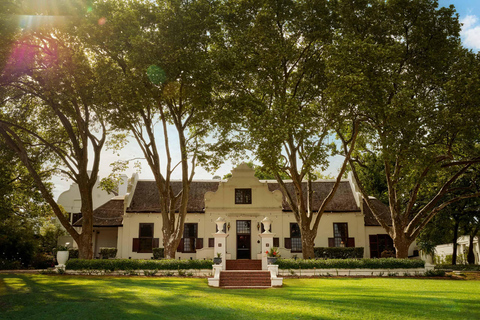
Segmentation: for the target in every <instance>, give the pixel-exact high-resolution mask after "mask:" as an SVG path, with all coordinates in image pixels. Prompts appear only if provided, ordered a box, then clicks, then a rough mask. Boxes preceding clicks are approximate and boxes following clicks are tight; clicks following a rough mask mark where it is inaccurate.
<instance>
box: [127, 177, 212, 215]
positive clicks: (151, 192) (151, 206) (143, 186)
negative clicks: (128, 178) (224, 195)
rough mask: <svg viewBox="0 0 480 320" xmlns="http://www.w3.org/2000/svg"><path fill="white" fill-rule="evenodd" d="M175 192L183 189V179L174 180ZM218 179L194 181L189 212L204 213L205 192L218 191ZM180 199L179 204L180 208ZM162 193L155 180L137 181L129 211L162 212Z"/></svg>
mask: <svg viewBox="0 0 480 320" xmlns="http://www.w3.org/2000/svg"><path fill="white" fill-rule="evenodd" d="M170 184H171V186H172V189H173V192H174V193H175V194H177V193H178V192H180V190H181V189H182V182H181V181H172V182H171V183H170ZM218 184H219V181H218V180H212V181H210V180H206V181H202V180H199V181H192V183H191V184H190V192H189V194H188V203H187V212H191V213H202V212H204V208H205V193H206V192H207V191H213V192H215V191H217V189H218ZM179 206H180V201H179V203H178V204H177V210H178V209H179ZM160 211H161V208H160V195H159V192H158V189H157V185H156V183H155V181H145V180H140V181H138V182H137V186H136V187H135V191H134V194H133V198H132V202H131V203H130V206H129V207H128V208H127V212H160Z"/></svg>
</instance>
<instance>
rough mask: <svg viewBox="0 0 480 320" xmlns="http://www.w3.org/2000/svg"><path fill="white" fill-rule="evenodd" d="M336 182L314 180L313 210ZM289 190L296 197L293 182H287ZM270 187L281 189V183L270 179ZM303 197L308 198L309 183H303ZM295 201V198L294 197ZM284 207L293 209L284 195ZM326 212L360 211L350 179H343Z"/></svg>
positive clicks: (284, 208)
mask: <svg viewBox="0 0 480 320" xmlns="http://www.w3.org/2000/svg"><path fill="white" fill-rule="evenodd" d="M334 184H335V182H333V181H315V182H312V188H313V210H314V211H317V210H318V209H319V208H320V206H321V204H322V202H323V200H324V199H325V198H326V197H327V196H328V194H329V193H330V191H331V190H332V188H333V185H334ZM285 185H286V187H287V190H289V192H290V194H291V195H293V197H295V192H294V189H293V188H294V186H293V183H292V182H286V183H285ZM268 189H269V190H270V191H274V190H280V185H279V184H278V183H277V182H273V181H268ZM302 190H303V197H304V198H305V199H307V183H306V182H303V183H302ZM294 201H295V199H294ZM282 207H283V210H284V211H291V208H290V206H289V205H288V203H287V201H286V199H285V197H283V202H282ZM325 211H326V212H352V211H353V212H358V211H360V208H359V207H358V206H357V203H356V201H355V198H354V196H353V192H352V188H351V187H350V183H349V182H348V181H341V182H340V185H339V186H338V189H337V191H336V192H335V195H334V196H333V199H332V200H331V201H330V203H329V204H328V205H327V207H326V208H325Z"/></svg>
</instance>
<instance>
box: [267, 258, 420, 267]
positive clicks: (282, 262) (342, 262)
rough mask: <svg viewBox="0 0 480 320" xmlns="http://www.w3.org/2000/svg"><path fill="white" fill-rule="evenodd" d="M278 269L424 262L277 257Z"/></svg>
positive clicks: (385, 265)
mask: <svg viewBox="0 0 480 320" xmlns="http://www.w3.org/2000/svg"><path fill="white" fill-rule="evenodd" d="M275 264H278V268H279V269H313V268H316V269H413V268H424V267H425V262H424V261H422V260H414V259H393V258H381V259H328V260H314V259H310V260H303V259H297V260H293V259H278V260H277V262H276V263H275Z"/></svg>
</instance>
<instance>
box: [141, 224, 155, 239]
mask: <svg viewBox="0 0 480 320" xmlns="http://www.w3.org/2000/svg"><path fill="white" fill-rule="evenodd" d="M139 238H153V223H140V231H139Z"/></svg>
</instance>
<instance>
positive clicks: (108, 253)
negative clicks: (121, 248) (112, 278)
mask: <svg viewBox="0 0 480 320" xmlns="http://www.w3.org/2000/svg"><path fill="white" fill-rule="evenodd" d="M100 255H101V256H102V258H103V259H108V258H115V257H116V256H117V248H106V247H104V248H100Z"/></svg>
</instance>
